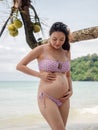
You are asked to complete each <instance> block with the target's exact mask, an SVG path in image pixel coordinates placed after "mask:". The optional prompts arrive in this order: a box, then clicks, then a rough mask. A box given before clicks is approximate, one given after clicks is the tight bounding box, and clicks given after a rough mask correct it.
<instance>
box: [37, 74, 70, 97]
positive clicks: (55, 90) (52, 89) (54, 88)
mask: <svg viewBox="0 0 98 130" xmlns="http://www.w3.org/2000/svg"><path fill="white" fill-rule="evenodd" d="M68 88H69V87H68V81H67V78H66V75H65V74H57V75H56V80H55V81H53V82H45V81H41V82H40V87H39V91H44V92H46V93H47V94H49V95H51V96H53V97H55V98H60V97H62V96H63V95H64V93H66V92H67V91H68Z"/></svg>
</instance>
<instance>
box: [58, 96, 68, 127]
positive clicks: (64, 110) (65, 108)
mask: <svg viewBox="0 0 98 130" xmlns="http://www.w3.org/2000/svg"><path fill="white" fill-rule="evenodd" d="M69 108H70V100H69V99H68V100H66V101H65V102H64V103H63V104H62V105H61V106H60V107H59V110H60V113H61V117H62V120H63V122H64V126H66V123H67V119H68V114H69Z"/></svg>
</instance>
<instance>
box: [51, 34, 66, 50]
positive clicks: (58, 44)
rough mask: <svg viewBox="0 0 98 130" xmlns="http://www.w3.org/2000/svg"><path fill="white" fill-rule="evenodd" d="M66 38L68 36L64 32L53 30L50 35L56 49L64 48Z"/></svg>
mask: <svg viewBox="0 0 98 130" xmlns="http://www.w3.org/2000/svg"><path fill="white" fill-rule="evenodd" d="M65 40H66V36H65V34H64V33H63V32H59V31H57V32H53V33H52V34H51V36H50V44H51V45H52V47H54V48H55V49H60V48H62V45H63V44H64V42H65Z"/></svg>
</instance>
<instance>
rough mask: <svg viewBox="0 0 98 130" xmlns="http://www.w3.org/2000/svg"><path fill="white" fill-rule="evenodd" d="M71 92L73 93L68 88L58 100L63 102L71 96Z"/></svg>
mask: <svg viewBox="0 0 98 130" xmlns="http://www.w3.org/2000/svg"><path fill="white" fill-rule="evenodd" d="M72 94H73V92H72V90H69V91H67V92H66V93H65V94H64V95H63V97H61V98H60V99H59V100H60V101H61V102H62V103H63V102H65V100H67V99H69V98H70V97H71V96H72Z"/></svg>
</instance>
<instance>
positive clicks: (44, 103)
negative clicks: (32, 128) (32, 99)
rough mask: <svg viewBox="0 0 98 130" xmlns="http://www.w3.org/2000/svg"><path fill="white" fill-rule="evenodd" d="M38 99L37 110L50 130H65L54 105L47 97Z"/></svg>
mask: <svg viewBox="0 0 98 130" xmlns="http://www.w3.org/2000/svg"><path fill="white" fill-rule="evenodd" d="M44 98H45V99H38V105H39V109H40V111H41V113H42V115H43V117H44V118H45V119H46V121H47V122H48V124H49V125H50V127H51V128H52V130H65V128H64V123H63V120H62V117H61V113H60V111H59V109H58V106H57V105H56V103H54V102H53V101H52V100H51V99H49V98H48V97H44Z"/></svg>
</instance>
